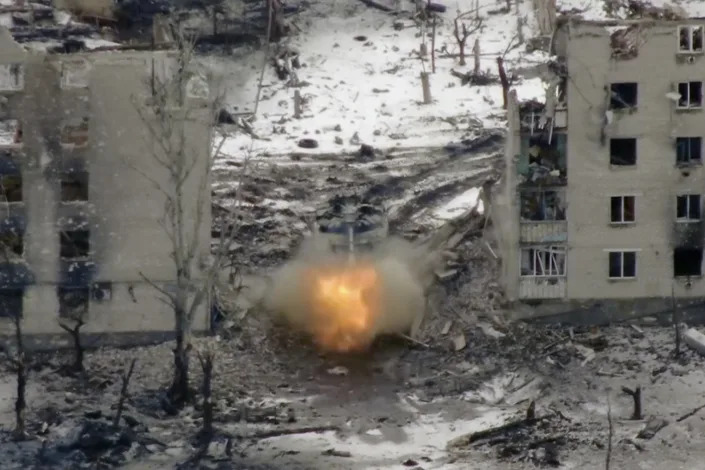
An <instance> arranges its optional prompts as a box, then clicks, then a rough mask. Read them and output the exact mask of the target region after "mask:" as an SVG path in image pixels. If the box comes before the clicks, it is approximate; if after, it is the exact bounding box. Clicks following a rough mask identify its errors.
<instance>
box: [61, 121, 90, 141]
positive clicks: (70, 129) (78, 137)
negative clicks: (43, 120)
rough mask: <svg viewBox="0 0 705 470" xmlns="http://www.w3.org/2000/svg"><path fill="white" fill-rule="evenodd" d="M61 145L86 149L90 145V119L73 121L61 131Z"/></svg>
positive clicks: (65, 124) (66, 123)
mask: <svg viewBox="0 0 705 470" xmlns="http://www.w3.org/2000/svg"><path fill="white" fill-rule="evenodd" d="M61 144H62V145H72V146H75V147H84V146H85V145H86V144H88V118H78V119H72V120H70V121H67V122H65V123H64V126H63V127H62V129H61Z"/></svg>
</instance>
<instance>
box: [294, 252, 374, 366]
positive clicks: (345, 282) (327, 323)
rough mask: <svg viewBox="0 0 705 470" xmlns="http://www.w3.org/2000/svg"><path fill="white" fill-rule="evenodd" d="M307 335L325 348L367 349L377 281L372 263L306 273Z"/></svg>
mask: <svg viewBox="0 0 705 470" xmlns="http://www.w3.org/2000/svg"><path fill="white" fill-rule="evenodd" d="M309 275H310V278H309V281H310V283H309V285H308V286H307V288H308V289H310V297H309V298H310V304H311V305H310V308H311V312H310V314H311V320H312V321H311V322H310V323H309V329H310V333H311V334H312V335H313V337H314V339H315V341H316V343H318V345H319V346H321V347H322V348H324V349H327V350H331V351H336V352H350V351H360V350H364V349H366V348H367V347H368V346H369V345H370V343H371V342H372V340H373V339H374V336H375V324H376V320H377V317H378V315H379V293H380V287H379V284H380V278H379V275H378V273H377V270H376V269H375V268H374V266H372V265H371V264H364V263H357V264H350V265H346V266H341V267H337V268H334V267H327V268H318V269H313V270H311V272H310V273H309Z"/></svg>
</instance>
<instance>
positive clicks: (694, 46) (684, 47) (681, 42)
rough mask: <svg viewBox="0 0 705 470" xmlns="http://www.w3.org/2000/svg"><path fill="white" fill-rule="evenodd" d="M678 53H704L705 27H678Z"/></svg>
mask: <svg viewBox="0 0 705 470" xmlns="http://www.w3.org/2000/svg"><path fill="white" fill-rule="evenodd" d="M678 51H679V52H690V53H693V52H702V51H703V27H702V26H700V25H697V26H696V25H694V26H679V27H678Z"/></svg>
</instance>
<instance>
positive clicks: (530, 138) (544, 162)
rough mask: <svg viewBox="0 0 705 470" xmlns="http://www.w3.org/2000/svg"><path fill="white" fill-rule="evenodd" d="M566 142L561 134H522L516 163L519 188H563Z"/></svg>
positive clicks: (565, 169) (565, 178) (564, 181)
mask: <svg viewBox="0 0 705 470" xmlns="http://www.w3.org/2000/svg"><path fill="white" fill-rule="evenodd" d="M566 142H567V140H566V134H563V133H557V132H556V133H553V132H552V133H550V134H548V135H546V134H540V135H530V134H522V136H521V149H520V152H519V155H518V157H517V163H516V166H517V174H518V176H519V184H520V186H523V187H534V186H543V187H545V186H565V185H566V184H567V182H568V181H567V176H568V175H567V165H566Z"/></svg>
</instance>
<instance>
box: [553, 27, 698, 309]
mask: <svg viewBox="0 0 705 470" xmlns="http://www.w3.org/2000/svg"><path fill="white" fill-rule="evenodd" d="M703 23H704V21H703V20H696V19H692V20H688V21H681V22H678V21H645V22H643V23H640V26H639V28H638V30H639V41H637V42H636V45H637V47H638V51H637V53H636V54H633V55H631V56H630V57H629V58H619V57H615V56H614V54H613V50H612V46H611V41H612V39H611V31H612V29H611V28H613V27H621V26H620V25H619V24H616V25H615V24H608V25H601V24H594V23H590V22H579V21H572V22H570V23H569V24H567V25H566V26H565V27H564V28H565V32H567V35H568V41H567V51H566V60H567V65H568V71H569V74H570V80H569V85H568V112H569V122H570V128H569V138H568V142H567V155H568V168H569V185H568V194H567V198H568V200H569V202H570V213H569V216H568V240H569V244H570V250H569V253H568V262H567V278H568V286H567V297H568V298H571V299H590V298H611V299H619V298H647V297H661V296H664V297H667V296H670V295H671V289H672V286H673V288H674V289H675V293H676V295H678V296H687V297H698V296H703V295H705V281H703V280H702V279H701V278H698V279H694V280H692V285H691V287H686V286H685V283H683V282H680V281H679V280H674V278H673V248H674V246H673V245H674V233H675V232H676V231H674V224H676V196H677V195H679V194H700V195H702V194H703V193H705V190H704V189H703V188H705V173H704V172H703V168H702V165H699V164H695V165H691V166H689V167H687V168H685V169H684V168H681V167H679V166H678V165H677V158H676V137H681V136H683V137H690V136H702V134H703V129H705V112H703V110H702V109H701V108H697V109H687V110H678V109H676V108H675V104H676V102H677V99H676V98H677V97H675V98H674V95H673V93H674V91H677V90H678V87H677V84H678V82H688V81H702V80H703V77H704V76H705V56H703V55H702V54H701V53H693V54H687V53H679V50H678V49H679V47H678V44H679V32H678V26H679V25H683V24H694V25H702V24H703ZM636 29H637V28H632V30H636ZM623 82H636V83H637V84H638V102H637V105H636V107H635V108H630V109H625V110H616V109H614V110H612V109H609V103H610V99H609V96H608V90H610V85H611V84H613V83H623ZM615 138H635V139H636V142H637V144H636V145H637V159H636V164H634V165H620V166H616V165H611V164H610V155H609V152H610V150H609V149H610V139H615ZM624 195H633V196H635V201H636V202H635V207H636V209H635V212H636V217H635V222H634V223H628V224H619V225H614V224H611V223H610V197H611V196H624ZM612 250H636V253H637V254H636V257H637V274H636V278H634V279H626V280H610V279H609V278H608V265H609V262H608V259H609V258H608V257H609V253H610V251H612Z"/></svg>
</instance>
